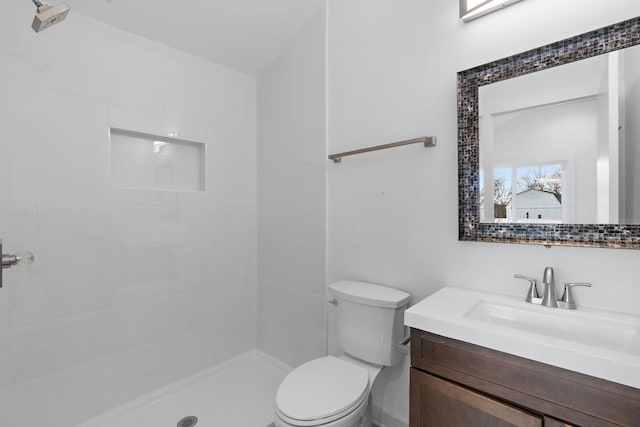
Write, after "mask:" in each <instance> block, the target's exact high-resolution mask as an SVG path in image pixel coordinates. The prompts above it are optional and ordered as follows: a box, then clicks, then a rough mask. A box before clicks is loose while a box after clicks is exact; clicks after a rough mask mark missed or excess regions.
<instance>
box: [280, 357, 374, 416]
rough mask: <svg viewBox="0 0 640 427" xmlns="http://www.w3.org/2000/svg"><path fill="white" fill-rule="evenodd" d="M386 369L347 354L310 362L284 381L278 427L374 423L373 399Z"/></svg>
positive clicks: (281, 386)
mask: <svg viewBox="0 0 640 427" xmlns="http://www.w3.org/2000/svg"><path fill="white" fill-rule="evenodd" d="M381 370H382V366H376V365H370V364H366V363H364V362H362V361H360V360H357V359H354V358H352V357H349V356H347V355H342V356H339V357H333V356H326V357H321V358H318V359H314V360H312V361H310V362H307V363H305V364H303V365H301V366H299V367H298V368H296V369H295V370H294V371H292V372H291V373H290V374H289V375H288V376H287V378H285V380H284V381H283V382H282V384H281V385H280V388H279V389H278V393H277V395H276V405H275V415H276V416H275V425H276V427H294V426H295V427H303V426H304V427H310V426H330V427H352V426H353V427H355V426H357V427H360V426H364V425H366V424H365V423H364V422H365V421H366V420H368V421H369V423H370V420H371V405H370V400H371V399H370V396H371V389H372V386H373V383H374V381H375V379H376V377H377V376H378V374H379V373H380V371H381Z"/></svg>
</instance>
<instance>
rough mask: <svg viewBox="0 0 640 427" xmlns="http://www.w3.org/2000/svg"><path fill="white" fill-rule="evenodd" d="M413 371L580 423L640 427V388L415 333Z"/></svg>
mask: <svg viewBox="0 0 640 427" xmlns="http://www.w3.org/2000/svg"><path fill="white" fill-rule="evenodd" d="M411 364H412V366H413V367H415V368H417V369H420V370H422V371H425V372H429V373H432V374H434V375H437V376H440V377H443V378H447V379H449V380H451V381H453V382H456V383H459V384H462V385H464V386H466V387H469V388H471V389H474V390H480V391H482V392H483V393H486V394H488V395H490V396H494V397H497V398H499V399H500V400H504V401H506V402H511V403H513V404H515V405H517V406H520V407H526V408H530V409H531V410H532V411H534V412H536V413H540V414H548V415H549V416H551V417H553V418H557V419H559V420H570V421H571V422H572V423H574V424H576V425H582V426H589V427H596V426H614V425H618V426H620V425H622V426H638V425H640V390H638V389H636V388H632V387H627V386H623V385H620V384H616V383H612V382H609V381H605V380H602V379H599V378H594V377H590V376H587V375H583V374H580V373H577V372H572V371H568V370H566V369H561V368H557V367H555V366H550V365H546V364H544V363H539V362H536V361H532V360H528V359H524V358H521V357H517V356H513V355H510V354H506V353H502V352H499V351H495V350H491V349H488V348H485V347H481V346H477V345H473V344H469V343H465V342H462V341H457V340H454V339H451V338H446V337H442V336H439V335H435V334H431V333H428V332H423V331H420V330H417V329H412V332H411Z"/></svg>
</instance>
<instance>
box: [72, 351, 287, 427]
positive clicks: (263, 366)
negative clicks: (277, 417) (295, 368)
mask: <svg viewBox="0 0 640 427" xmlns="http://www.w3.org/2000/svg"><path fill="white" fill-rule="evenodd" d="M290 369H291V368H289V367H287V366H286V365H284V364H282V363H280V362H278V361H277V360H274V359H272V358H270V357H269V356H267V355H265V354H264V353H262V352H259V351H252V352H250V353H246V354H244V355H242V356H240V357H237V358H235V359H233V360H231V361H229V362H225V363H224V364H222V365H219V366H216V367H213V368H211V369H208V370H206V371H204V372H201V373H199V374H196V375H194V376H193V377H190V378H187V379H185V380H182V381H180V382H178V383H176V384H173V385H170V386H168V387H166V388H164V389H162V390H158V391H157V392H154V393H151V394H149V395H147V396H144V397H142V398H140V399H137V400H135V401H133V402H130V403H128V404H126V405H124V406H122V407H119V408H116V409H114V410H112V411H109V412H108V413H105V414H103V415H100V416H99V417H96V418H93V419H91V420H89V421H86V422H83V423H81V424H78V425H77V426H76V427H176V425H177V423H178V421H179V420H180V419H182V418H183V417H185V416H188V415H193V416H196V417H198V424H197V425H196V427H267V426H268V425H270V424H271V423H272V421H273V403H274V401H275V394H276V391H277V389H278V385H279V384H280V382H281V381H282V380H283V379H284V377H285V376H286V375H287V373H288V372H289V371H290Z"/></svg>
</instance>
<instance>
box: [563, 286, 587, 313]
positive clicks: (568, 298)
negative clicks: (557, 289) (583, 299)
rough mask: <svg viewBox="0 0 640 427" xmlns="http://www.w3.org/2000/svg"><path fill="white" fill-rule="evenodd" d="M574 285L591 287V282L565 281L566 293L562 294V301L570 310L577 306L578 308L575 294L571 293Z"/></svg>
mask: <svg viewBox="0 0 640 427" xmlns="http://www.w3.org/2000/svg"><path fill="white" fill-rule="evenodd" d="M574 286H586V287H588V288H590V287H591V283H586V282H583V283H565V284H564V293H563V294H562V302H564V303H565V305H566V307H567V308H568V309H569V310H575V309H576V308H578V307H577V306H576V302H575V301H574V299H573V294H572V293H571V288H573V287H574Z"/></svg>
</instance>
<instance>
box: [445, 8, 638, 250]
mask: <svg viewBox="0 0 640 427" xmlns="http://www.w3.org/2000/svg"><path fill="white" fill-rule="evenodd" d="M639 43H640V17H639V18H634V19H630V20H628V21H624V22H621V23H618V24H615V25H611V26H609V27H605V28H601V29H599V30H595V31H592V32H589V33H586V34H582V35H579V36H576V37H572V38H569V39H565V40H562V41H559V42H556V43H552V44H550V45H547V46H543V47H540V48H537V49H533V50H531V51H527V52H523V53H520V54H517V55H514V56H511V57H508V58H504V59H500V60H497V61H494V62H491V63H488V64H484V65H481V66H478V67H475V68H472V69H469V70H465V71H461V72H459V73H458V188H459V191H458V202H459V217H458V221H459V238H460V240H469V241H490V242H512V243H531V244H543V245H569V246H593V247H612V248H640V46H637V45H638V44H639Z"/></svg>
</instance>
